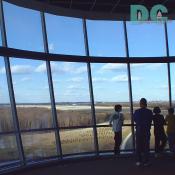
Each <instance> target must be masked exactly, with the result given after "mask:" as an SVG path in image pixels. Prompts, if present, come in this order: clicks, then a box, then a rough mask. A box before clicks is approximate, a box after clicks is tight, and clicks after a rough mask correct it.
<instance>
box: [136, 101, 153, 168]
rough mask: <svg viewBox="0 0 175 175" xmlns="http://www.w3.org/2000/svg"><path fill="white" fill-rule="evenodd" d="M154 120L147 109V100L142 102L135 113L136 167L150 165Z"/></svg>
mask: <svg viewBox="0 0 175 175" xmlns="http://www.w3.org/2000/svg"><path fill="white" fill-rule="evenodd" d="M152 120H153V114H152V111H151V110H149V109H147V100H146V99H145V98H142V99H141V100H140V109H137V110H136V111H135V113H134V121H135V123H136V157H137V162H136V165H137V166H140V165H141V164H143V165H144V166H147V165H149V147H150V135H151V134H150V129H151V123H152Z"/></svg>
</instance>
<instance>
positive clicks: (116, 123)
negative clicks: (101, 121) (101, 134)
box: [109, 105, 124, 155]
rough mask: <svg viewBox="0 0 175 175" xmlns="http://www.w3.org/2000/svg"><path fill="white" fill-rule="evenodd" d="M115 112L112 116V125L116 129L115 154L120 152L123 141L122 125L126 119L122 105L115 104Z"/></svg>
mask: <svg viewBox="0 0 175 175" xmlns="http://www.w3.org/2000/svg"><path fill="white" fill-rule="evenodd" d="M114 109H115V112H114V113H113V114H112V115H111V116H110V121H109V123H110V125H112V128H113V131H114V141H115V146H114V153H115V155H117V154H120V145H121V143H122V125H123V121H124V117H123V114H122V113H121V111H122V106H121V105H115V107H114Z"/></svg>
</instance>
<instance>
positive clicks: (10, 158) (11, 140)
mask: <svg viewBox="0 0 175 175" xmlns="http://www.w3.org/2000/svg"><path fill="white" fill-rule="evenodd" d="M0 155H1V156H0V167H1V166H4V165H6V164H7V165H8V164H9V163H16V162H19V160H18V159H19V154H18V148H17V143H16V136H15V135H14V134H10V135H7V134H6V135H0Z"/></svg>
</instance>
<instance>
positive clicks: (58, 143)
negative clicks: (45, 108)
mask: <svg viewBox="0 0 175 175" xmlns="http://www.w3.org/2000/svg"><path fill="white" fill-rule="evenodd" d="M40 18H41V25H42V34H43V42H44V51H45V53H49V47H48V39H47V31H46V22H45V15H44V12H40ZM46 69H47V77H48V84H49V93H50V100H51V109H52V120H53V126H54V127H55V128H56V131H55V139H56V147H57V156H58V157H59V156H60V157H61V159H62V157H63V155H62V147H61V139H60V132H59V125H58V118H57V110H56V103H55V95H54V88H53V80H52V71H51V64H50V61H49V60H46Z"/></svg>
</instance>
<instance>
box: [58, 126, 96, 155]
mask: <svg viewBox="0 0 175 175" xmlns="http://www.w3.org/2000/svg"><path fill="white" fill-rule="evenodd" d="M60 137H61V145H62V151H63V154H75V153H83V152H94V136H93V129H92V128H83V129H71V130H61V131H60Z"/></svg>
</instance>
